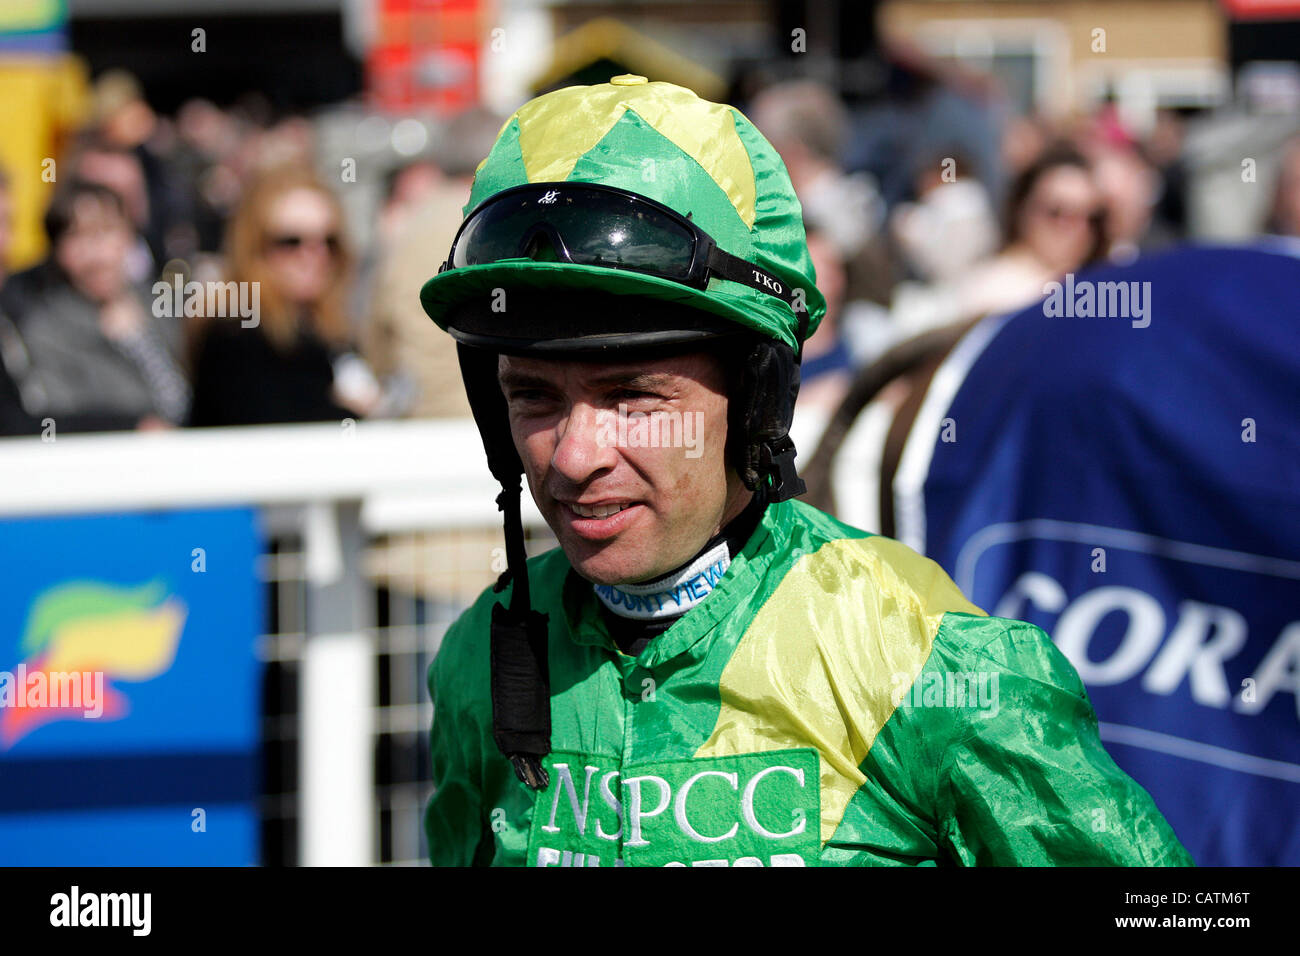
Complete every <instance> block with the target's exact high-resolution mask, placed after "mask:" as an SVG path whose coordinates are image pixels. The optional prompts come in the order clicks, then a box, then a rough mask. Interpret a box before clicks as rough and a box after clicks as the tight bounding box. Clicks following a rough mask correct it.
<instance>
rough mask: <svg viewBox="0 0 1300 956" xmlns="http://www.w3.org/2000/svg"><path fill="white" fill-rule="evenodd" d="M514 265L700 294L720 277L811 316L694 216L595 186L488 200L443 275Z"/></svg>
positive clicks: (521, 191)
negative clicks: (559, 267) (640, 277)
mask: <svg viewBox="0 0 1300 956" xmlns="http://www.w3.org/2000/svg"><path fill="white" fill-rule="evenodd" d="M510 259H531V260H534V261H539V262H548V261H549V262H569V263H573V264H574V265H585V266H602V267H604V268H607V269H620V270H624V271H628V272H640V273H644V274H646V275H652V276H657V277H659V278H661V279H668V280H671V281H673V282H680V283H681V284H683V285H687V286H690V287H692V288H695V289H704V288H706V287H707V286H708V284H709V277H710V276H711V275H715V276H718V277H719V278H722V279H729V280H730V281H732V282H739V283H742V284H743V285H747V286H749V287H751V288H754V289H757V290H759V291H760V292H765V293H767V294H768V295H771V296H775V297H776V298H778V299H780V300H781V301H782V302H785V303H786V304H787V305H789V306H790V307H791V309H793V310H794V311H795V312H806V311H807V309H806V307H805V306H804V304H803V297H802V296H800V297H798V298H797V300H796V296H795V295H794V293H793V291H792V290H791V289H789V288H788V287H787V286H786V284H785V283H784V282H782V281H781V280H780V279H778V278H777V277H776V276H775V275H773V274H772V273H771V272H768V271H767V270H766V269H762V268H760V267H758V266H756V265H754V264H753V263H752V262H747V261H746V260H744V259H741V258H739V257H738V256H733V255H731V254H730V253H728V252H726V251H724V250H722V249H720V248H718V245H717V243H715V242H714V241H713V239H712V238H711V237H710V236H709V235H708V233H706V232H705V231H704V230H702V229H701V228H700V227H699V226H697V225H695V223H693V222H691V220H690V216H689V215H687V216H682V215H680V214H679V213H678V212H677V211H676V210H673V209H670V208H668V207H667V206H665V205H663V204H661V203H658V202H655V201H654V200H653V199H647V198H646V197H645V196H639V195H637V194H636V193H632V192H627V191H626V190H623V189H616V188H614V187H612V186H603V185H599V184H596V183H568V182H559V183H529V184H526V185H523V186H514V187H512V188H510V189H505V190H502V191H501V192H499V193H496V194H495V195H493V196H490V197H489V198H487V199H485V200H484V201H483V202H482V203H480V204H479V206H478V207H477V208H476V209H475V210H474V211H473V212H471V213H470V214H469V216H467V217H466V218H465V221H464V222H463V223H461V226H460V229H459V230H458V231H457V233H456V238H455V239H454V240H453V241H452V244H451V253H450V255H449V256H448V258H447V261H446V262H444V263H443V264H442V267H441V268H439V270H438V272H439V273H442V272H446V271H447V270H449V269H461V268H464V267H465V266H477V265H486V264H489V263H494V262H502V261H506V260H510Z"/></svg>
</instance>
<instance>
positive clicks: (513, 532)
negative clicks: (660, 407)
mask: <svg viewBox="0 0 1300 956" xmlns="http://www.w3.org/2000/svg"><path fill="white" fill-rule="evenodd" d="M465 213H466V216H465V221H464V222H463V223H462V224H461V228H460V231H459V232H458V233H457V236H456V239H455V241H454V243H453V245H452V248H451V250H450V252H449V254H448V256H447V259H446V261H445V262H444V263H443V264H442V268H441V269H439V271H438V274H437V275H435V276H434V277H433V278H431V279H429V281H428V282H426V283H425V284H424V287H423V289H421V292H420V301H421V303H422V304H423V306H424V309H425V311H426V312H427V313H428V314H429V316H430V318H432V319H433V320H434V322H436V323H437V324H438V325H439V327H441V328H442V329H444V330H445V331H447V332H448V333H450V334H451V335H452V336H453V337H454V338H455V339H456V341H457V350H458V353H459V357H460V364H461V371H462V374H463V376H464V379H465V389H466V393H467V395H468V397H469V401H470V407H471V409H472V410H473V413H474V418H475V421H476V422H477V424H478V427H479V431H480V432H481V433H482V436H483V445H484V448H485V449H486V450H487V457H488V465H489V467H490V468H491V470H492V474H493V476H494V477H495V478H496V479H497V480H498V481H499V482H500V483H501V486H502V492H501V494H500V495H499V496H498V498H497V503H498V506H499V507H500V508H501V510H502V511H503V512H504V513H505V540H506V557H507V561H508V565H509V567H508V569H507V571H506V573H505V574H504V575H502V578H501V580H500V581H499V582H498V590H500V589H503V588H504V587H505V586H506V583H507V581H510V582H511V583H512V594H511V598H510V605H509V607H508V608H507V607H506V606H505V605H504V604H497V605H496V606H494V608H493V612H492V635H491V641H492V701H493V735H494V737H495V739H496V742H497V745H498V747H499V748H500V749H501V751H502V752H503V753H505V754H506V755H507V756H508V757H509V758H510V759H511V761H512V762H513V764H514V767H515V771H516V773H517V774H518V775H519V778H520V779H521V780H523V781H524V782H525V783H527V784H528V785H529V786H531V787H535V788H541V787H544V786H545V783H546V772H545V770H544V768H543V766H542V763H541V758H542V757H544V756H545V754H546V753H547V752H548V751H549V750H550V695H549V676H548V668H547V652H546V644H547V630H546V621H545V618H544V616H543V615H540V614H538V613H537V612H536V611H534V610H532V609H531V607H530V601H529V593H528V572H527V562H526V555H525V551H524V541H523V529H522V523H521V520H520V508H519V497H520V494H521V489H520V477H521V475H522V473H523V464H522V462H521V461H520V459H519V456H518V454H517V452H516V450H515V447H514V443H513V441H512V439H511V435H510V426H509V418H508V414H507V409H506V403H505V399H504V397H503V396H502V394H501V390H500V387H499V386H498V384H497V380H496V372H497V355H498V353H502V352H508V353H523V354H534V355H539V356H540V355H553V356H564V355H574V356H585V357H588V358H591V357H594V358H596V359H597V360H599V359H600V358H602V357H609V356H611V354H612V353H613V352H614V351H618V352H619V353H622V352H623V351H625V350H628V349H637V350H650V349H664V348H667V349H675V350H681V349H696V348H712V349H716V350H717V352H718V354H720V355H723V356H724V359H725V361H724V365H725V366H726V368H727V370H728V376H729V385H728V395H729V400H730V401H729V406H728V415H729V420H728V439H727V444H728V455H729V458H730V460H731V463H732V464H733V466H734V467H735V468H736V470H737V472H738V474H739V475H740V477H741V480H742V481H743V482H744V484H745V485H746V487H748V488H750V489H752V490H754V491H755V492H756V493H757V494H759V495H761V496H763V497H764V498H765V499H766V500H768V501H779V500H782V499H784V498H789V497H792V496H794V495H797V494H800V493H802V491H803V482H802V481H801V480H800V479H799V477H798V475H797V473H796V472H795V468H794V456H795V449H794V444H793V442H791V440H790V436H789V426H790V421H791V418H792V416H793V413H794V400H795V396H796V395H797V393H798V389H799V374H798V356H799V354H800V353H801V351H802V345H803V342H804V341H805V340H806V339H807V338H808V337H809V336H810V335H812V333H813V332H814V331H815V330H816V328H817V324H818V323H819V322H820V321H821V319H822V316H823V315H824V314H825V312H826V303H825V300H824V299H823V298H822V295H821V293H820V292H818V291H817V286H816V284H815V281H816V276H815V275H814V273H813V266H812V261H811V259H810V257H809V255H808V246H807V239H806V236H805V234H804V228H803V216H802V210H801V208H800V205H799V200H798V199H797V198H796V197H795V194H794V189H793V187H792V186H791V185H790V176H789V174H788V173H787V172H786V169H785V164H784V163H782V161H781V158H780V157H779V156H778V155H777V153H776V151H775V150H774V149H773V148H772V146H771V144H769V143H768V142H767V140H766V139H764V138H763V136H762V135H761V134H759V132H758V130H756V129H755V128H754V126H753V125H752V124H751V123H750V122H749V120H747V119H746V118H745V117H744V116H742V115H741V114H740V112H739V111H737V110H736V109H734V108H732V107H730V106H724V105H721V104H717V103H710V102H707V101H706V100H702V99H700V98H699V97H697V96H696V95H695V94H694V93H692V92H691V91H690V90H687V89H684V88H682V87H680V86H674V85H672V84H671V83H651V82H648V81H647V80H646V78H645V77H642V76H616V77H614V78H613V79H612V80H610V82H609V83H608V84H602V85H599V86H579V87H569V88H566V89H562V90H557V91H556V92H553V93H548V94H546V95H544V96H541V97H538V98H537V99H535V100H532V101H531V102H529V103H527V104H525V105H524V106H523V107H521V108H520V109H519V110H518V111H517V112H516V113H515V114H514V115H513V116H511V117H510V119H509V120H507V121H506V123H505V125H504V126H503V127H502V129H501V132H500V134H499V135H498V137H497V140H496V143H495V145H494V146H493V147H492V150H491V152H490V153H489V154H488V156H487V158H486V159H485V160H484V161H483V162H482V163H481V164H480V165H479V167H478V171H477V173H476V174H475V177H474V185H473V187H472V190H471V193H470V199H469V203H468V204H467V205H466V207H465ZM620 357H621V356H620Z"/></svg>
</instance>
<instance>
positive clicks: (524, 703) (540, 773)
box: [491, 478, 551, 790]
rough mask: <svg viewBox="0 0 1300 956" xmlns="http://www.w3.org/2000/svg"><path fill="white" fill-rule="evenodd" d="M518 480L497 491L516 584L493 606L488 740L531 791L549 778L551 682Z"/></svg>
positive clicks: (500, 583) (510, 569)
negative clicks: (533, 598)
mask: <svg viewBox="0 0 1300 956" xmlns="http://www.w3.org/2000/svg"><path fill="white" fill-rule="evenodd" d="M519 496H520V488H519V479H518V478H516V479H515V483H514V488H509V487H506V486H505V485H504V484H503V485H502V488H501V494H499V495H497V508H499V509H500V510H501V511H503V512H505V534H506V561H507V569H506V571H505V573H504V574H503V575H502V579H501V580H499V581H498V582H497V588H496V589H497V590H498V591H500V590H502V589H503V588H504V586H505V579H506V578H507V577H508V578H509V579H510V580H511V581H512V582H513V583H514V591H513V593H512V594H511V598H510V607H509V608H507V607H506V606H505V605H504V604H501V603H497V604H494V605H493V606H492V626H491V642H492V651H491V653H492V737H493V739H494V740H495V741H496V745H497V747H498V748H499V749H500V750H501V752H502V753H503V754H505V755H506V757H508V758H509V759H510V763H511V764H512V765H513V766H514V768H515V774H516V775H517V776H518V777H519V779H520V780H522V781H523V782H524V783H525V784H527V785H528V786H529V787H532V788H533V789H534V790H543V789H545V787H546V785H547V783H548V778H547V773H546V768H544V767H543V766H542V758H543V757H545V756H546V755H547V754H548V753H550V752H551V680H550V666H549V662H548V661H547V653H546V650H547V626H546V625H547V619H546V615H544V614H539V613H538V612H537V611H534V610H533V609H532V607H531V606H530V605H529V596H528V566H527V554H526V552H525V551H524V529H523V521H522V519H521V518H520V513H519Z"/></svg>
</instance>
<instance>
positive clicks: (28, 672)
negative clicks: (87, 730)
mask: <svg viewBox="0 0 1300 956" xmlns="http://www.w3.org/2000/svg"><path fill="white" fill-rule="evenodd" d="M184 624H185V604H184V602H183V601H181V600H180V599H178V598H177V597H176V596H175V595H174V594H170V593H169V592H168V591H167V588H166V585H165V584H164V582H162V581H155V582H152V583H149V584H145V585H142V586H141V587H138V588H130V587H126V588H123V587H116V586H114V585H111V584H105V583H103V582H98V581H89V582H81V581H78V582H73V583H69V584H63V585H56V586H55V587H52V588H50V589H49V590H48V591H46V592H45V593H43V594H41V595H39V596H38V597H37V598H36V600H35V601H34V602H33V604H32V611H31V615H30V617H29V618H28V620H27V627H26V628H25V629H24V633H23V637H22V640H21V641H20V642H19V648H20V650H21V651H22V652H23V653H25V654H26V655H27V656H26V657H25V658H24V659H23V660H22V661H21V662H20V663H18V664H17V666H16V667H12V668H10V669H9V670H7V671H5V670H0V750H8V749H9V748H11V747H12V746H13V745H14V744H15V743H16V742H17V741H18V740H19V739H20V738H22V737H24V736H25V735H27V734H29V733H31V732H32V731H34V730H36V729H37V728H38V727H40V726H41V725H42V724H45V723H49V722H50V721H55V720H117V719H119V718H121V717H123V716H125V715H126V714H127V713H128V712H129V710H130V702H129V700H128V699H127V696H126V694H125V692H124V691H122V690H120V689H119V688H118V687H117V684H118V682H119V681H132V682H138V681H145V680H151V679H153V678H155V677H158V676H159V675H161V674H163V673H165V672H166V671H167V669H168V668H169V667H171V665H172V661H173V660H174V659H175V657H176V647H177V644H179V642H180V638H181V630H182V629H183V627H184Z"/></svg>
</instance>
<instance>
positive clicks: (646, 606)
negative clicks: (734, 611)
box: [595, 541, 731, 621]
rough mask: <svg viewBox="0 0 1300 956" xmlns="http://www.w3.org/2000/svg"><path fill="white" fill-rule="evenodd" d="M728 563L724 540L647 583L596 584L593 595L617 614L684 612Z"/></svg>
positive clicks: (646, 616) (646, 617)
mask: <svg viewBox="0 0 1300 956" xmlns="http://www.w3.org/2000/svg"><path fill="white" fill-rule="evenodd" d="M730 566H731V549H730V548H728V547H727V542H726V541H720V542H718V544H717V545H715V546H714V547H712V548H710V549H709V550H708V551H705V552H704V553H703V554H701V555H700V556H699V557H698V558H696V559H695V560H694V561H692V562H691V563H690V564H688V565H686V567H684V568H682V569H681V570H680V571H677V572H674V573H673V574H669V575H667V576H665V577H662V578H660V579H659V580H657V581H650V582H649V583H647V584H597V585H595V590H596V597H598V598H600V600H601V603H602V604H604V605H605V607H607V608H609V609H610V611H611V612H613V613H614V614H617V615H618V616H619V617H627V618H632V619H633V620H637V621H653V620H656V619H661V618H666V617H676V616H677V615H679V614H685V613H686V612H687V611H689V610H690V609H691V608H693V607H695V606H696V605H698V604H701V603H703V601H704V599H705V598H707V597H708V596H709V595H710V594H711V593H713V589H714V588H715V587H717V586H718V582H719V581H721V580H722V576H723V575H724V574H726V573H727V568H728V567H730Z"/></svg>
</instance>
